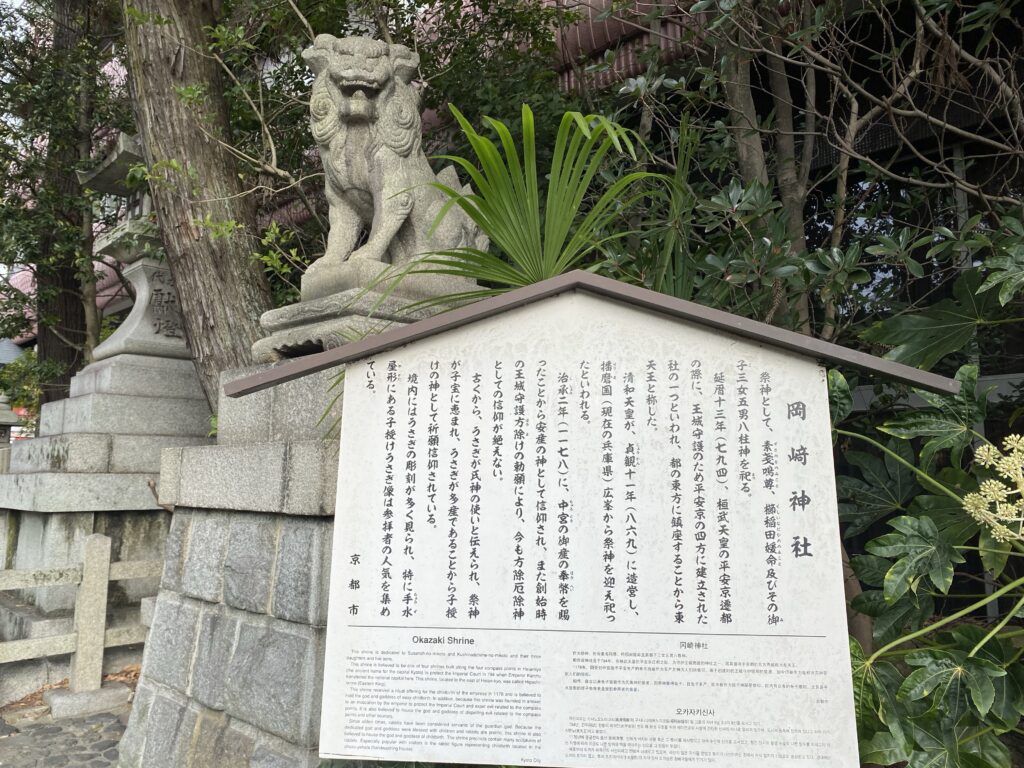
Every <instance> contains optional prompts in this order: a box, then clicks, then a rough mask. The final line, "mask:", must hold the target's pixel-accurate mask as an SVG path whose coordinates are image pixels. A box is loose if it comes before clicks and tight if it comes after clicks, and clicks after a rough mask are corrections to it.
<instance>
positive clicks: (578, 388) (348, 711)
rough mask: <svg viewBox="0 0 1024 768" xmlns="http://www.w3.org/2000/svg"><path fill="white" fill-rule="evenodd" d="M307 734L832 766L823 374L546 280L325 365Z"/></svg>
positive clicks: (397, 747)
mask: <svg viewBox="0 0 1024 768" xmlns="http://www.w3.org/2000/svg"><path fill="white" fill-rule="evenodd" d="M341 429H342V432H341V458H340V465H339V477H338V508H337V516H336V522H335V540H334V554H333V564H332V577H331V594H330V612H329V621H328V633H327V650H326V668H325V674H324V695H323V714H322V726H321V732H320V749H321V754H322V755H323V756H325V757H335V758H352V759H381V760H407V761H430V762H452V763H486V764H513V765H534V764H536V765H545V766H567V767H571V768H576V767H579V768H583V767H584V766H587V767H588V768H589V767H596V768H603V767H605V766H607V767H608V768H612V766H615V767H616V768H618V767H619V766H621V765H623V764H631V765H668V764H680V763H682V764H692V765H700V766H720V767H722V768H725V767H728V768H754V767H755V766H756V767H757V768H783V766H784V767H785V768H792V766H795V765H808V766H815V768H820V767H823V766H834V767H836V768H855V767H856V766H858V765H859V761H858V759H857V743H856V733H855V726H854V714H853V693H852V687H851V681H850V662H849V653H848V646H847V630H846V618H845V610H844V597H843V588H842V570H841V557H840V546H839V544H840V539H839V530H838V523H837V510H836V493H835V481H834V474H833V466H832V446H831V439H830V428H829V412H828V399H827V391H826V383H825V373H824V370H823V369H822V368H821V367H820V366H819V365H818V364H816V363H815V362H814V361H813V360H808V359H805V358H802V357H800V356H798V355H795V354H793V353H789V352H782V351H778V350H775V349H772V348H769V347H766V346H763V345H759V344H757V343H754V342H752V341H746V340H742V339H738V338H733V337H730V336H728V335H726V334H723V333H721V332H717V331H711V330H708V329H706V328H702V327H699V326H696V325H693V324H690V323H687V322H683V321H680V320H678V319H673V318H669V317H665V316H662V315H659V314H658V313H656V312H649V311H644V310H640V309H637V308H634V307H630V306H627V305H624V304H621V303H618V302H616V301H613V300H609V299H605V298H601V297H597V296H592V295H588V294H583V293H566V294H561V295H558V296H555V297H552V298H549V299H545V300H542V301H539V302H537V303H534V304H532V305H530V306H526V307H520V308H517V309H512V310H509V311H508V312H505V313H504V314H500V315H497V316H494V317H490V318H486V319H482V320H479V321H477V322H475V323H472V324H470V325H467V326H463V327H461V328H457V329H454V330H448V331H445V332H443V333H440V334H438V335H436V336H431V337H428V338H424V339H421V340H418V341H415V342H413V343H411V344H409V345H407V346H405V347H402V348H399V349H394V350H391V351H387V352H383V353H381V354H379V355H377V356H375V357H371V358H368V359H365V360H363V361H360V362H357V363H353V364H350V365H349V366H348V369H347V373H346V381H345V400H344V411H343V419H342V428H341Z"/></svg>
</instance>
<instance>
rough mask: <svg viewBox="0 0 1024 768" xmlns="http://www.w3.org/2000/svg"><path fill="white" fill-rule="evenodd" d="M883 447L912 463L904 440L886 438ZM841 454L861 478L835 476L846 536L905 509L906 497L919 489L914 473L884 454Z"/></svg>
mask: <svg viewBox="0 0 1024 768" xmlns="http://www.w3.org/2000/svg"><path fill="white" fill-rule="evenodd" d="M887 447H888V448H889V449H890V450H892V451H894V452H895V453H896V454H897V455H899V456H901V457H902V458H903V459H904V460H906V461H908V462H910V463H913V461H914V451H913V449H912V448H911V446H910V445H909V444H908V443H906V442H904V441H899V440H890V441H889V443H888V445H887ZM845 457H846V460H847V461H848V462H849V463H850V464H852V465H853V466H854V467H855V468H856V469H857V470H858V471H859V472H860V475H861V478H863V479H858V478H855V477H851V476H849V475H840V476H839V477H837V478H836V488H837V491H838V494H839V499H840V501H841V502H842V505H841V507H840V515H839V519H840V521H842V522H846V523H849V525H848V526H847V527H846V530H845V531H844V536H846V537H850V536H857V535H859V534H861V533H863V532H864V531H865V530H867V529H868V528H869V527H870V526H871V525H873V524H874V523H876V522H877V521H879V520H882V519H884V518H886V517H889V516H890V515H892V514H894V513H897V512H905V511H906V506H907V505H908V504H909V502H910V500H911V499H912V498H914V496H916V495H917V494H918V493H919V492H920V488H919V486H918V485H917V482H916V481H915V479H914V473H913V472H911V471H910V470H909V469H907V467H905V466H904V465H902V464H900V463H899V462H898V461H896V460H894V459H892V458H891V457H890V456H888V455H886V457H885V459H882V458H879V457H878V456H876V455H874V454H871V453H864V452H862V451H847V452H846V454H845Z"/></svg>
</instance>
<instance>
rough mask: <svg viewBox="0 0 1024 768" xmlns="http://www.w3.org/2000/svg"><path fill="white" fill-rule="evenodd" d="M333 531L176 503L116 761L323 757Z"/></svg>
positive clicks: (310, 522) (151, 766) (317, 521)
mask: <svg viewBox="0 0 1024 768" xmlns="http://www.w3.org/2000/svg"><path fill="white" fill-rule="evenodd" d="M331 528H332V524H331V520H330V519H329V518H326V519H325V518H313V519H310V518H301V517H294V516H282V515H273V514H258V513H245V512H231V513H228V512H221V511H211V510H199V509H187V510H186V509H179V510H177V511H176V512H175V515H174V522H173V524H172V527H171V532H170V535H169V537H168V544H167V555H166V561H165V566H164V574H163V580H162V582H161V585H160V586H161V589H160V593H159V596H158V598H157V604H156V612H155V614H154V618H153V626H152V628H151V632H150V640H149V643H148V644H147V647H146V655H145V659H144V662H143V669H144V673H143V679H142V681H141V682H140V685H139V689H138V693H137V694H136V702H135V706H134V708H133V711H132V719H131V723H130V727H129V729H128V733H127V735H126V737H125V740H124V741H123V742H122V744H121V763H120V765H121V766H122V768H136V767H137V768H142V767H143V766H145V768H160V767H161V766H183V765H189V766H200V765H201V766H206V765H210V766H218V768H220V767H221V766H224V768H228V767H229V766H260V767H261V768H271V767H272V766H273V767H275V768H276V767H277V766H280V767H281V768H284V766H315V765H318V764H319V759H318V757H317V743H318V741H319V727H320V686H321V679H322V676H323V646H324V633H325V628H326V623H327V585H328V578H329V573H330V551H331Z"/></svg>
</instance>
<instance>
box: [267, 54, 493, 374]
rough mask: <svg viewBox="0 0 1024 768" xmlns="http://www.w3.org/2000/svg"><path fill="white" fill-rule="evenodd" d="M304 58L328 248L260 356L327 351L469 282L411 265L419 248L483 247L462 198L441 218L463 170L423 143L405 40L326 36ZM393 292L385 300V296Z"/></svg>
mask: <svg viewBox="0 0 1024 768" xmlns="http://www.w3.org/2000/svg"><path fill="white" fill-rule="evenodd" d="M303 57H304V58H305V59H306V61H307V62H308V64H309V66H310V68H311V69H312V70H313V72H314V73H315V75H316V79H315V80H314V81H313V91H312V95H311V98H310V116H311V127H312V133H313V138H314V140H315V141H316V143H317V146H318V147H319V149H320V157H321V158H322V160H323V165H324V175H325V176H326V194H327V201H328V204H329V205H330V234H329V236H328V240H327V250H326V252H325V253H324V255H323V256H322V257H321V258H320V259H319V260H317V261H316V262H314V263H313V264H312V265H311V266H310V268H309V269H308V270H307V272H306V274H305V275H303V278H302V301H301V302H300V303H299V304H297V305H294V306H290V307H285V308H282V309H277V310H273V311H271V312H267V313H266V314H265V315H264V316H263V318H262V320H261V322H262V325H263V327H264V329H266V330H267V332H268V333H269V334H270V335H269V336H268V338H266V339H263V340H261V341H258V342H257V343H256V344H255V345H254V346H253V354H254V356H255V358H256V360H257V361H260V362H264V361H265V362H272V361H275V360H278V359H280V358H281V357H291V356H295V355H297V354H305V353H307V352H312V351H319V350H322V349H330V348H332V347H337V346H340V345H342V344H345V343H347V342H349V341H351V340H352V339H353V338H358V337H361V336H363V335H365V334H366V333H368V332H379V331H380V330H381V329H382V328H383V327H386V325H387V324H389V323H391V322H394V321H409V320H416V319H420V318H422V317H424V316H425V313H419V314H413V315H410V314H408V313H405V312H403V305H405V304H408V303H410V302H412V301H416V300H420V299H431V298H436V297H440V296H447V295H451V294H454V293H458V292H460V291H466V290H471V289H472V288H473V285H472V284H471V283H470V282H468V281H465V280H459V279H453V278H451V277H447V276H444V275H428V274H415V273H408V274H403V275H402V277H401V279H399V280H396V277H397V276H398V274H399V273H406V272H408V269H409V267H410V265H412V264H413V263H414V262H415V261H416V260H417V259H418V258H419V257H420V256H421V255H422V254H424V253H427V252H430V251H440V250H447V249H451V248H460V247H473V248H486V243H487V241H486V238H485V237H483V236H482V235H481V234H480V232H479V230H478V229H477V228H476V226H475V224H474V223H473V222H472V220H471V219H470V218H469V217H468V216H466V214H465V213H464V212H463V211H462V210H461V209H460V208H458V207H457V206H452V207H450V210H448V211H447V213H446V214H445V215H444V216H440V214H441V213H442V212H443V211H444V210H445V207H446V203H447V202H448V200H449V198H448V197H447V195H445V193H444V192H442V191H441V190H440V189H438V188H437V187H436V186H435V185H436V184H443V185H444V186H446V187H449V188H451V189H455V190H460V191H463V192H465V191H466V188H464V187H462V186H461V184H460V182H459V179H458V175H457V174H456V172H455V169H454V168H452V167H451V166H448V167H446V168H445V169H444V170H443V171H441V172H440V173H439V174H435V173H434V171H433V170H432V169H431V167H430V163H429V162H428V160H427V158H426V156H425V155H424V154H423V149H422V147H421V145H420V144H421V141H420V140H421V125H420V105H419V96H418V94H417V93H416V91H415V89H414V88H413V87H412V85H411V81H412V79H413V76H414V75H415V73H416V67H417V66H418V64H419V57H418V56H417V55H416V54H415V53H414V52H413V51H411V50H409V49H408V48H406V47H405V46H404V45H397V44H391V45H388V44H387V43H383V42H380V41H378V40H372V39H370V38H367V37H346V38H340V39H339V38H336V37H333V36H332V35H318V36H317V38H316V41H315V42H314V44H313V45H312V46H311V47H310V48H308V49H307V50H306V51H305V52H304V53H303ZM385 294H390V296H389V298H388V299H383V298H382V297H383V296H384V295H385Z"/></svg>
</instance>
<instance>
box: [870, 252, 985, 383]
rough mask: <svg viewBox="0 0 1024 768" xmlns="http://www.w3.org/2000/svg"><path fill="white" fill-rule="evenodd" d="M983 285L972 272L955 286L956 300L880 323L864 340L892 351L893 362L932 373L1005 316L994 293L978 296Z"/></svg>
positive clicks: (889, 353)
mask: <svg viewBox="0 0 1024 768" xmlns="http://www.w3.org/2000/svg"><path fill="white" fill-rule="evenodd" d="M981 282H982V278H981V274H980V273H979V272H978V271H977V270H971V271H969V272H967V273H965V274H964V275H963V277H961V278H960V279H959V280H957V281H956V283H955V284H954V285H953V298H950V299H943V300H942V301H939V302H937V303H936V304H933V305H931V306H930V307H928V308H927V309H924V310H922V311H920V312H913V313H911V312H908V313H906V314H902V315H897V316H896V317H890V318H888V319H886V320H882V321H880V322H877V323H875V324H874V325H872V326H871V327H869V328H868V329H867V330H866V331H864V332H863V333H862V334H861V336H862V338H864V340H865V341H869V342H872V343H874V344H881V345H883V346H887V347H891V349H890V350H889V351H888V352H886V354H885V357H887V358H888V359H890V360H895V361H897V362H900V363H904V364H905V365H913V366H916V367H918V368H924V369H930V368H932V367H933V366H934V365H935V364H936V363H937V362H939V360H941V359H942V358H944V357H945V356H946V355H949V354H952V353H954V352H959V351H960V350H961V349H963V348H964V347H965V346H966V345H967V344H968V343H969V342H970V341H971V339H972V338H973V337H974V334H975V332H976V330H977V328H978V325H979V324H981V323H982V322H985V321H987V320H993V319H997V318H1000V317H1002V316H1003V315H1005V310H1004V309H1003V307H1002V306H1001V305H1000V304H999V301H998V297H997V296H996V293H995V292H994V291H989V292H986V293H978V289H979V287H980V286H981Z"/></svg>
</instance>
